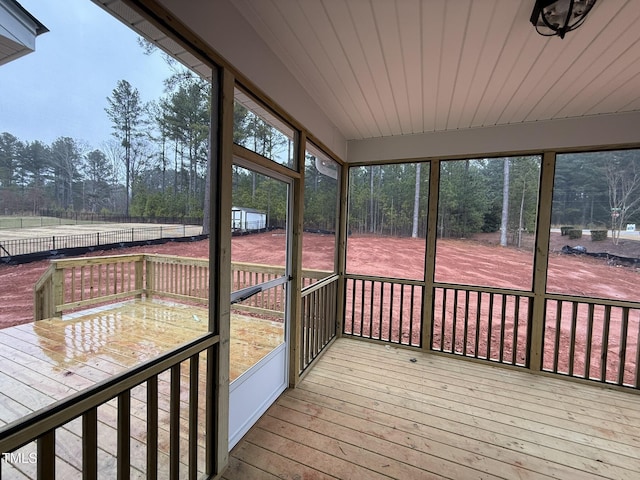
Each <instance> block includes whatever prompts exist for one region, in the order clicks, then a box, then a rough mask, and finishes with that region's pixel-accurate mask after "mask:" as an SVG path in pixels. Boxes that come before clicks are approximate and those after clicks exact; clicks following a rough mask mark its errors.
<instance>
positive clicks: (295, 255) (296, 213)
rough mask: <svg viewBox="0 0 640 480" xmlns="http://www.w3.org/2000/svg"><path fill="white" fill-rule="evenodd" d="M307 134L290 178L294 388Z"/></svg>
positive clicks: (297, 370)
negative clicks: (296, 172) (296, 175)
mask: <svg viewBox="0 0 640 480" xmlns="http://www.w3.org/2000/svg"><path fill="white" fill-rule="evenodd" d="M306 143H307V137H306V134H305V133H304V132H298V142H297V145H296V150H295V152H296V165H297V166H298V172H299V173H300V178H295V179H294V180H293V195H292V198H293V205H292V207H293V208H292V211H293V214H292V227H293V228H292V235H291V276H292V281H291V295H290V312H289V313H290V315H291V317H290V320H289V345H290V349H289V386H290V387H291V388H295V387H296V385H298V382H299V381H300V352H301V350H302V345H301V344H300V342H301V332H302V296H301V295H302V293H301V291H302V233H303V227H304V225H303V224H304V167H305V151H306Z"/></svg>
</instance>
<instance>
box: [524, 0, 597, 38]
mask: <svg viewBox="0 0 640 480" xmlns="http://www.w3.org/2000/svg"><path fill="white" fill-rule="evenodd" d="M595 4H596V0H536V4H535V5H534V7H533V12H531V23H532V24H533V25H534V27H536V31H537V32H538V33H539V34H540V35H543V36H545V37H552V36H554V35H558V36H559V37H560V38H564V36H565V35H566V33H567V32H570V31H571V30H575V29H576V28H578V27H579V26H580V25H582V23H583V22H584V20H585V18H587V14H588V13H589V12H590V11H591V9H592V8H593V6H594V5H595Z"/></svg>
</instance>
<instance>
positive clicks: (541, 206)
mask: <svg viewBox="0 0 640 480" xmlns="http://www.w3.org/2000/svg"><path fill="white" fill-rule="evenodd" d="M555 166H556V154H555V152H545V153H544V155H543V156H542V165H541V172H540V192H539V200H538V222H537V226H536V245H535V254H534V258H533V306H532V308H531V312H532V313H531V318H529V333H530V335H529V362H528V367H529V369H531V370H532V371H535V372H539V371H540V370H542V353H543V352H542V347H543V339H544V318H545V313H546V312H545V310H546V298H545V296H546V290H547V268H548V263H549V236H550V230H551V207H552V204H553V178H554V175H555Z"/></svg>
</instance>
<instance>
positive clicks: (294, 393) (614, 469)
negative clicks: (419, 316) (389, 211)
mask: <svg viewBox="0 0 640 480" xmlns="http://www.w3.org/2000/svg"><path fill="white" fill-rule="evenodd" d="M224 478H225V479H227V480H235V479H253V478H255V479H257V478H260V479H268V478H274V479H275V478H289V479H293V478H366V479H377V478H380V479H382V478H386V479H388V478H397V479H408V478H421V479H422V478H450V479H475V478H478V479H480V478H482V479H494V478H502V479H515V478H520V479H538V478H540V479H541V478H557V479H594V480H595V479H600V480H602V479H603V478H607V479H629V480H631V479H637V478H640V395H635V394H633V393H625V392H621V391H616V390H611V389H606V388H602V387H600V386H598V385H583V384H579V383H575V382H570V381H566V380H563V379H561V378H552V377H549V376H540V375H533V374H530V373H527V372H525V371H518V370H515V369H505V368H501V367H496V366H490V365H484V364H478V363H473V362H469V361H462V360H460V359H458V358H453V357H446V356H441V355H433V354H424V353H420V352H417V351H410V350H406V349H398V348H394V347H389V346H383V345H375V344H371V343H368V342H363V341H358V340H350V339H339V340H337V341H336V342H335V343H334V344H333V345H332V346H331V347H330V348H329V349H328V351H327V352H326V353H325V354H324V356H323V357H322V358H321V359H320V360H319V361H318V362H317V364H316V366H315V367H313V368H312V370H311V371H310V372H309V374H308V375H307V376H306V377H305V379H304V380H303V381H302V382H301V384H300V386H299V387H298V388H296V389H295V390H288V391H287V392H285V393H284V394H283V395H282V396H281V397H280V398H279V399H278V401H277V402H276V403H275V404H274V405H273V406H272V407H271V408H270V409H269V410H268V412H267V413H266V414H265V415H264V416H263V417H262V418H261V419H260V421H259V422H258V423H257V424H256V425H255V426H254V427H253V429H252V430H251V431H250V432H249V433H248V434H247V435H246V436H245V437H244V439H243V440H242V441H241V442H240V443H239V444H238V445H237V446H236V447H235V448H234V450H233V451H232V453H231V460H230V466H229V468H228V470H227V471H226V473H225V475H224Z"/></svg>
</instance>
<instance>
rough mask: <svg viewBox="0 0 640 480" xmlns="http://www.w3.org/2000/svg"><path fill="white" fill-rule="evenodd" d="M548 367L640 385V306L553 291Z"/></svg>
mask: <svg viewBox="0 0 640 480" xmlns="http://www.w3.org/2000/svg"><path fill="white" fill-rule="evenodd" d="M543 345H544V346H543V357H542V368H543V370H545V371H548V372H553V373H558V374H562V375H568V376H571V377H577V378H584V379H589V380H596V381H599V382H603V383H609V384H615V385H622V386H628V387H633V388H640V304H638V303H631V302H620V301H607V300H590V299H584V298H577V297H569V296H562V295H548V298H547V300H546V316H545V324H544V337H543Z"/></svg>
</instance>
